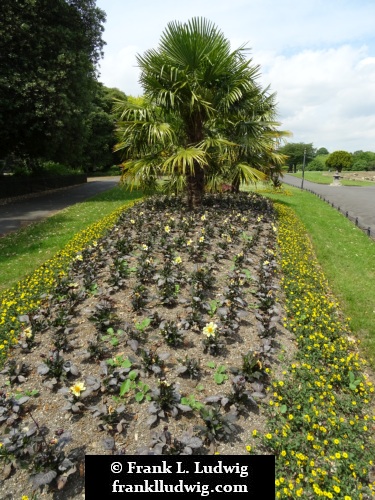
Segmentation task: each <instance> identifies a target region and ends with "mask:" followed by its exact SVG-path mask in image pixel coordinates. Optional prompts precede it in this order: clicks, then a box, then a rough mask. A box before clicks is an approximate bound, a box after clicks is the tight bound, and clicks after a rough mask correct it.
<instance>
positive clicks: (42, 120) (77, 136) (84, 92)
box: [0, 0, 105, 165]
mask: <svg viewBox="0 0 375 500" xmlns="http://www.w3.org/2000/svg"><path fill="white" fill-rule="evenodd" d="M1 10H2V15H1V17H0V124H1V127H0V158H5V157H7V156H8V155H10V154H13V155H16V156H19V157H27V158H29V159H31V160H35V159H40V158H42V159H49V160H56V161H60V162H66V163H68V164H71V165H74V164H77V163H80V162H81V161H82V155H83V147H84V145H83V143H82V137H84V136H85V126H86V119H87V117H88V115H89V114H90V112H91V111H92V102H93V98H94V95H95V92H96V85H95V83H96V69H95V65H96V63H97V62H98V60H99V58H100V57H101V56H102V49H103V45H104V42H103V40H102V32H103V29H104V28H103V23H104V21H105V14H104V12H103V11H102V10H100V9H99V8H97V7H96V5H95V0H18V1H15V0H2V5H1Z"/></svg>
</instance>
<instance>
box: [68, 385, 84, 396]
mask: <svg viewBox="0 0 375 500" xmlns="http://www.w3.org/2000/svg"><path fill="white" fill-rule="evenodd" d="M85 390H86V387H85V384H84V383H83V382H76V383H75V384H74V385H72V386H71V387H70V392H72V393H73V395H74V396H76V397H77V398H78V397H79V396H80V395H81V392H83V391H85Z"/></svg>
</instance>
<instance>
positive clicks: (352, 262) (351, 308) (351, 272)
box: [259, 186, 375, 367]
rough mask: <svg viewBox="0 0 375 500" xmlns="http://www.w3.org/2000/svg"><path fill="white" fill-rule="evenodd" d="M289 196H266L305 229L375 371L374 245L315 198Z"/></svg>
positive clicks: (293, 191)
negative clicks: (295, 216) (281, 205)
mask: <svg viewBox="0 0 375 500" xmlns="http://www.w3.org/2000/svg"><path fill="white" fill-rule="evenodd" d="M259 191H260V192H262V190H261V189H259ZM286 192H287V193H289V195H288V196H287V195H284V194H273V193H271V192H264V194H265V195H266V196H269V197H270V198H272V199H274V200H275V201H278V202H280V203H283V204H285V205H287V206H289V207H290V208H292V209H293V211H294V212H295V213H296V215H297V216H298V217H299V219H300V220H301V221H302V222H303V224H304V225H305V227H306V229H307V231H308V233H309V235H310V239H311V242H312V244H313V247H314V250H315V253H316V256H317V258H318V261H319V263H320V265H321V267H322V270H323V272H324V274H325V275H326V277H327V279H328V281H329V283H330V287H331V290H332V292H333V294H334V295H335V296H336V298H337V299H338V300H339V302H340V305H341V310H342V312H343V314H344V315H345V316H346V317H349V318H351V319H350V321H349V324H350V327H351V329H352V331H353V332H354V333H355V334H356V335H358V337H359V338H360V339H361V341H362V348H363V350H364V351H365V356H366V358H367V359H368V360H369V361H370V362H371V364H372V366H374V367H375V241H373V240H372V239H370V238H369V237H368V236H367V235H366V234H364V233H363V232H362V231H361V230H360V229H358V228H357V227H356V226H355V225H354V224H353V223H352V222H350V221H349V220H348V219H346V218H345V217H344V216H343V215H342V214H341V213H340V212H338V211H337V210H335V209H334V208H332V207H331V206H330V205H329V204H327V203H325V202H323V201H321V200H320V199H319V198H318V197H317V196H315V195H314V194H311V193H309V192H306V191H301V190H300V189H297V188H293V187H291V186H287V189H286Z"/></svg>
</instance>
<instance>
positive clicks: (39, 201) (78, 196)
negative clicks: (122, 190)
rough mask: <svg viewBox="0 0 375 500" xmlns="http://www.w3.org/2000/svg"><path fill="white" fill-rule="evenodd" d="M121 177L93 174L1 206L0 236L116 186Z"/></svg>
mask: <svg viewBox="0 0 375 500" xmlns="http://www.w3.org/2000/svg"><path fill="white" fill-rule="evenodd" d="M119 180H120V177H92V178H89V179H88V181H87V183H84V184H79V185H78V186H71V187H68V188H63V189H59V190H54V191H52V192H46V193H41V194H38V195H37V196H33V197H30V198H26V199H25V198H22V199H19V200H15V201H11V202H10V203H7V204H6V205H0V236H4V235H5V234H8V233H11V232H13V231H17V230H18V229H20V228H21V227H24V226H27V225H29V224H31V223H32V222H37V221H40V220H43V219H45V218H46V217H49V216H51V215H53V214H55V213H56V212H58V211H60V210H62V209H63V208H66V207H68V206H70V205H74V204H75V203H80V202H82V201H84V200H86V199H88V198H91V197H92V196H94V195H96V194H99V193H103V192H104V191H108V189H111V188H113V187H114V186H117V184H118V182H119Z"/></svg>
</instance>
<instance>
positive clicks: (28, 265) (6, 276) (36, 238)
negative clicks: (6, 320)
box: [0, 187, 141, 292]
mask: <svg viewBox="0 0 375 500" xmlns="http://www.w3.org/2000/svg"><path fill="white" fill-rule="evenodd" d="M140 197H141V194H140V193H138V192H136V191H134V192H129V191H126V190H124V189H123V188H122V187H116V188H114V189H111V190H109V191H106V192H105V193H102V194H100V195H97V196H94V197H92V198H90V199H88V200H86V201H84V202H83V203H78V204H76V205H73V206H71V207H69V208H66V209H64V210H62V211H61V212H59V213H57V214H56V215H53V216H52V217H49V218H48V219H45V220H44V221H42V222H38V223H35V224H32V225H30V226H27V227H25V228H23V229H21V230H20V231H17V232H15V233H10V234H9V235H7V236H5V237H3V238H0V292H1V291H2V290H5V289H6V288H10V287H11V286H12V285H14V284H15V283H16V282H17V281H19V280H20V279H21V278H23V277H24V276H25V275H26V274H29V273H31V272H33V271H34V270H35V269H36V268H37V267H39V266H40V265H41V264H43V262H45V261H46V260H48V259H50V258H52V257H53V256H54V255H55V254H56V253H57V252H58V251H59V250H61V249H62V248H63V247H64V246H65V245H66V244H67V243H68V241H69V240H71V239H72V238H73V236H74V235H75V234H77V233H78V232H80V231H82V230H83V229H86V228H87V227H88V226H90V224H92V223H94V222H96V221H97V220H99V219H102V218H103V217H105V216H106V215H108V214H110V213H111V212H113V211H114V210H116V208H119V207H120V206H122V205H124V203H126V202H127V201H131V200H136V199H138V198H140Z"/></svg>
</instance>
